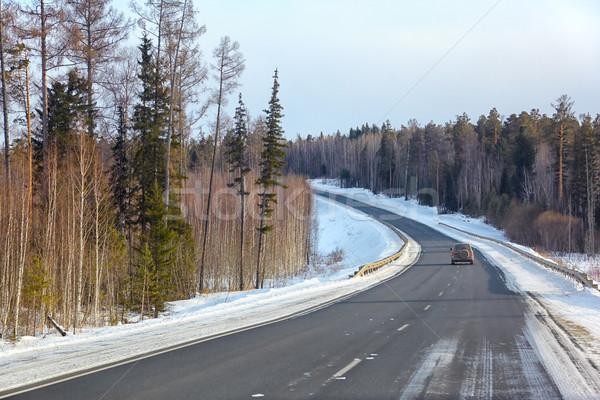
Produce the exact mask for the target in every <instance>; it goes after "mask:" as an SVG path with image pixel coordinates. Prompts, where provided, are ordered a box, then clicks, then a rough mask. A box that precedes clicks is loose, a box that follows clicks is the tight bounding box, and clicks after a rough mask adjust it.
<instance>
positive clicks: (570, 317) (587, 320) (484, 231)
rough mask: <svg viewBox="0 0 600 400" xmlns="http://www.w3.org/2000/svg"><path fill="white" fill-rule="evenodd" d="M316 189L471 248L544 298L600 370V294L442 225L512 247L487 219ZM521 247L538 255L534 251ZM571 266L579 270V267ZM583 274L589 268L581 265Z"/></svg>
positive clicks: (514, 285)
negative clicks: (426, 229) (419, 225)
mask: <svg viewBox="0 0 600 400" xmlns="http://www.w3.org/2000/svg"><path fill="white" fill-rule="evenodd" d="M311 186H312V187H313V188H315V189H319V190H322V191H327V192H330V193H338V194H342V195H345V196H347V197H350V198H352V199H354V200H356V201H361V202H364V203H367V204H370V205H374V206H377V207H379V208H382V209H384V210H388V211H390V216H389V218H395V215H400V216H402V217H405V218H410V219H413V220H415V221H418V222H420V223H422V224H425V225H427V226H429V227H431V228H433V229H435V230H437V231H439V232H441V233H443V234H445V235H447V236H449V237H451V238H453V239H455V240H456V241H458V242H468V243H471V244H472V245H473V246H474V247H475V248H477V249H478V250H479V251H480V252H481V253H483V255H484V256H485V257H486V258H487V259H488V260H489V261H490V262H492V263H494V264H495V265H496V266H497V267H498V268H500V269H501V270H502V271H503V272H504V274H505V277H506V280H507V282H506V283H507V285H508V287H509V288H510V289H511V290H513V291H515V292H518V293H530V294H532V295H534V296H535V297H536V298H538V299H539V300H540V301H541V302H542V303H543V304H544V306H545V307H546V309H547V310H549V312H550V313H551V314H552V315H553V316H554V317H555V318H556V319H557V320H560V321H561V323H562V325H563V327H567V328H569V331H570V334H571V335H573V336H574V337H576V338H577V339H578V340H579V341H580V342H582V343H585V346H586V347H587V350H588V352H589V356H590V358H592V359H593V360H595V364H596V365H600V292H599V291H598V290H596V289H591V288H587V287H583V286H582V285H580V284H577V283H575V282H574V281H572V280H570V279H568V278H566V277H565V276H564V275H561V274H560V273H558V272H555V271H552V270H549V269H546V268H544V267H542V266H541V265H539V264H537V263H535V262H533V261H531V260H528V259H526V258H524V257H521V256H519V255H518V254H517V253H515V252H514V251H512V250H510V249H509V248H507V247H505V246H502V245H500V244H497V243H494V242H491V241H487V240H482V239H476V238H474V237H473V236H471V235H467V234H464V233H461V232H458V231H456V230H454V229H452V228H449V227H446V226H444V225H441V224H440V223H444V224H447V225H450V226H452V227H455V228H458V229H461V230H464V231H467V232H472V233H474V234H476V235H479V236H483V237H488V238H492V239H497V240H501V241H505V242H508V240H507V239H506V237H505V235H504V232H502V231H500V230H498V229H496V228H494V227H492V226H490V225H487V224H486V223H485V222H484V220H483V219H474V218H469V217H466V216H464V215H460V214H442V215H438V213H437V209H436V208H434V207H425V206H421V205H418V204H417V202H416V201H415V200H408V201H406V200H404V199H403V198H389V197H387V196H383V195H374V194H373V193H371V192H370V191H368V190H365V189H357V188H356V189H340V188H339V187H338V186H337V185H335V184H332V183H331V182H326V181H320V180H315V181H313V182H311ZM511 244H513V245H515V246H518V245H516V244H514V243H511ZM518 247H520V248H522V249H524V250H527V251H529V252H531V253H534V254H536V255H538V254H537V253H535V252H534V251H533V250H531V249H527V248H523V246H518ZM538 256H539V255H538ZM571 265H572V266H577V265H573V263H572V264H571ZM579 269H580V270H583V269H585V268H582V267H581V265H579Z"/></svg>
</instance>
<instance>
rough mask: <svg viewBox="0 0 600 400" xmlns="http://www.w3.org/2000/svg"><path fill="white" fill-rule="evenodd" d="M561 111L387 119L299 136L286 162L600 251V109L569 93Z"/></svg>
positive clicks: (554, 243)
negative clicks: (585, 110) (579, 105)
mask: <svg viewBox="0 0 600 400" xmlns="http://www.w3.org/2000/svg"><path fill="white" fill-rule="evenodd" d="M553 108H554V113H553V114H552V115H550V116H548V115H545V114H544V115H542V114H540V112H539V111H538V110H536V109H534V110H531V111H530V112H525V111H523V112H521V113H519V114H511V115H509V116H507V117H502V116H500V114H499V113H498V111H497V110H496V109H495V108H494V109H492V110H491V111H490V112H489V114H488V115H487V116H486V115H481V116H480V117H479V118H478V119H477V121H472V120H471V119H470V118H469V116H467V115H466V114H463V115H459V116H457V118H456V120H455V121H451V122H448V123H446V124H444V125H439V124H435V123H433V122H431V123H428V124H426V125H425V126H422V125H420V124H419V123H418V122H417V121H415V120H411V121H409V122H408V124H407V125H406V126H404V125H403V126H401V127H400V128H399V129H397V128H394V127H392V126H391V124H390V122H389V121H388V122H385V123H383V124H382V125H381V126H377V125H369V124H365V125H363V126H361V127H357V128H352V129H350V131H349V132H348V134H345V135H343V134H341V132H339V131H338V132H337V134H335V135H332V136H324V135H322V134H321V136H320V137H312V136H310V135H309V136H308V137H307V138H306V139H303V138H300V137H299V138H297V139H296V140H295V141H293V142H291V144H290V151H289V153H288V158H287V160H288V168H289V169H290V170H291V171H294V172H295V173H304V174H306V175H308V176H310V177H313V178H316V177H329V178H340V179H341V182H342V184H343V185H345V186H348V187H354V186H357V187H363V188H368V189H371V190H372V191H374V192H376V193H380V192H382V193H386V194H388V195H391V196H404V195H406V196H407V197H408V198H416V199H418V200H419V202H420V203H421V204H426V205H432V206H438V207H439V210H440V212H456V211H461V212H463V213H466V214H470V215H475V216H481V215H484V216H486V217H487V219H488V220H489V221H491V222H492V223H493V224H495V225H496V226H498V227H500V228H503V229H506V232H507V234H508V236H509V238H510V239H511V240H514V241H517V242H520V243H523V244H526V245H529V246H537V247H541V248H544V249H547V250H552V251H564V252H575V251H577V252H586V253H589V254H594V253H595V251H596V249H597V248H598V240H597V237H598V235H597V234H596V233H597V230H598V229H599V227H600V209H599V207H600V202H599V201H598V200H599V198H598V197H599V193H600V191H599V190H598V189H599V184H600V165H599V164H600V163H599V161H600V158H599V157H600V116H599V115H597V116H596V117H595V118H593V117H592V116H590V115H589V114H583V115H580V116H578V117H576V116H575V112H574V110H573V101H572V100H571V99H570V98H569V97H568V96H566V95H563V96H561V97H560V98H558V99H557V100H556V102H555V103H554V104H553Z"/></svg>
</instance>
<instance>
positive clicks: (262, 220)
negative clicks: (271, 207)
mask: <svg viewBox="0 0 600 400" xmlns="http://www.w3.org/2000/svg"><path fill="white" fill-rule="evenodd" d="M266 206H267V196H266V193H265V194H264V195H263V198H262V203H261V208H260V228H259V229H258V256H257V257H256V285H255V286H254V287H255V289H259V288H260V267H261V265H260V263H261V255H262V245H263V236H264V235H265V233H264V232H263V229H264V226H265V208H266Z"/></svg>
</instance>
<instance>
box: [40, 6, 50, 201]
mask: <svg viewBox="0 0 600 400" xmlns="http://www.w3.org/2000/svg"><path fill="white" fill-rule="evenodd" d="M44 1H45V0H40V22H41V24H40V25H41V26H40V39H41V53H42V65H41V71H42V149H43V178H42V193H43V195H44V196H45V197H46V198H49V197H50V193H49V190H50V186H49V175H50V163H49V150H50V147H49V146H50V143H48V140H49V136H48V54H47V53H48V49H47V48H46V35H47V32H46V12H45V7H44V6H45V4H44Z"/></svg>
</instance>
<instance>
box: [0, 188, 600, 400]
mask: <svg viewBox="0 0 600 400" xmlns="http://www.w3.org/2000/svg"><path fill="white" fill-rule="evenodd" d="M312 185H313V187H315V188H318V189H321V190H326V191H330V192H338V193H340V194H344V195H346V196H350V197H353V198H354V199H355V200H358V201H362V202H365V203H369V204H372V205H376V206H378V207H380V208H384V209H386V210H389V211H390V213H393V214H398V215H401V216H403V217H406V218H411V219H414V220H417V221H418V222H421V223H424V224H426V225H428V226H430V227H432V228H434V229H436V230H438V231H440V232H442V233H444V234H446V235H448V236H450V237H452V238H454V239H455V240H457V241H468V242H470V243H472V244H473V245H474V246H475V247H476V248H477V249H478V250H479V251H481V252H482V253H483V254H484V256H485V257H486V258H487V259H488V260H490V261H491V262H494V263H495V264H496V265H497V266H498V267H499V268H501V269H502V271H504V273H505V276H506V280H507V285H508V286H509V287H510V288H511V289H512V290H514V291H516V292H520V293H531V294H533V295H535V296H536V298H538V299H539V301H541V302H542V303H543V305H544V307H545V308H546V309H547V310H548V311H549V312H550V313H551V314H552V316H553V317H555V318H556V319H558V320H560V321H561V322H562V323H563V325H567V326H568V327H569V328H572V331H570V333H571V334H572V336H573V337H575V338H576V339H577V340H578V342H579V343H580V344H583V345H584V347H585V350H586V353H587V354H586V356H587V357H589V358H590V359H592V360H593V361H594V362H595V363H596V365H600V292H598V291H597V290H593V289H588V288H583V287H582V286H580V285H578V284H576V283H574V282H573V281H571V280H569V279H567V278H565V277H564V276H562V275H560V274H558V273H556V272H553V271H549V270H547V269H545V268H543V267H541V266H540V265H538V264H536V263H534V262H532V261H530V260H528V259H525V258H523V257H522V256H519V255H517V254H516V253H514V252H513V251H512V250H509V249H508V248H506V247H504V246H502V245H499V244H496V243H493V242H490V241H486V240H481V239H475V238H473V237H471V236H469V235H465V234H463V233H460V232H457V231H455V230H453V229H451V228H448V227H445V226H443V225H440V222H443V223H447V224H450V225H452V226H455V227H457V228H460V229H463V230H466V231H469V232H473V233H476V234H478V235H480V236H484V237H490V238H495V239H499V240H506V238H505V236H504V234H503V232H501V231H499V230H496V229H494V228H492V227H490V226H489V225H486V224H485V223H484V221H483V220H481V219H471V218H467V217H465V216H461V215H456V214H448V215H438V214H437V211H436V209H435V208H431V207H423V206H419V205H418V204H416V202H414V201H405V200H403V199H390V198H387V197H385V196H378V195H373V194H372V193H370V192H368V191H366V190H362V189H340V188H337V187H335V186H331V185H327V184H323V183H320V182H318V181H314V182H312ZM316 204H317V213H318V224H319V230H318V252H319V254H320V255H321V256H322V257H323V259H327V256H328V255H329V254H330V253H332V252H335V251H337V250H341V253H342V254H341V255H342V257H341V259H339V260H335V262H334V263H332V264H327V263H326V264H323V265H313V266H312V267H311V268H310V269H309V270H307V271H306V273H305V274H304V276H303V277H299V278H296V279H293V280H290V281H288V282H286V283H285V284H284V285H282V286H280V287H278V288H273V289H262V290H251V291H244V292H231V293H219V294H210V295H202V296H197V297H196V298H194V299H191V300H185V301H178V302H173V303H172V304H171V305H170V307H169V311H168V312H167V313H165V314H164V315H161V316H160V317H159V318H157V319H150V320H145V321H143V322H138V323H135V324H127V325H118V326H114V327H104V328H94V329H88V330H85V331H84V332H81V333H78V334H77V335H72V334H69V335H68V336H66V337H64V338H63V337H60V336H59V335H58V334H55V333H52V332H49V333H48V335H47V336H46V337H44V338H41V337H36V338H33V337H23V338H21V339H20V340H19V342H17V343H9V342H7V341H0V391H1V390H9V389H11V388H15V387H18V386H20V385H23V384H30V383H33V382H37V381H43V380H47V379H50V378H53V377H55V376H58V375H59V374H64V373H66V372H74V371H82V370H84V369H88V368H92V367H95V366H98V365H101V364H104V363H107V362H119V361H120V360H125V359H127V358H130V357H135V356H138V355H140V354H145V353H148V352H152V351H160V349H162V348H165V347H168V346H174V345H178V344H185V343H189V342H193V341H202V340H207V339H209V338H211V337H215V336H219V335H224V334H227V332H231V331H235V330H243V329H247V328H248V327H252V326H256V325H261V324H265V323H268V321H273V320H277V319H280V318H284V317H286V316H288V315H292V314H295V313H301V312H303V310H311V309H316V308H319V307H320V306H321V305H322V304H324V303H327V302H331V301H334V300H336V299H339V298H343V297H344V296H347V295H349V294H352V293H356V292H358V291H361V290H366V289H367V288H369V287H371V286H373V285H376V284H378V283H380V282H381V281H383V280H386V279H389V278H391V277H393V276H395V275H396V274H398V273H401V272H402V271H403V270H405V269H406V268H407V266H409V265H411V264H412V263H413V262H414V261H416V259H417V258H418V256H419V254H420V246H419V245H418V244H417V243H415V242H414V241H413V240H412V239H410V238H408V239H409V245H408V247H407V250H406V251H405V253H404V255H403V257H401V258H400V259H399V260H398V261H396V262H394V263H392V264H390V265H389V266H387V267H385V268H382V269H380V270H379V271H378V272H376V273H374V274H370V275H368V276H367V277H363V278H360V279H348V274H349V273H351V272H353V271H354V270H355V269H356V267H358V266H361V265H363V264H366V263H369V262H373V261H376V260H378V259H381V258H384V257H385V256H387V255H390V254H392V253H394V252H395V251H397V250H398V248H399V247H400V246H401V245H402V243H401V241H400V240H399V239H398V237H397V236H396V235H395V234H393V233H392V232H391V231H390V230H389V229H388V228H385V227H383V226H382V225H380V224H379V223H377V222H375V221H373V220H372V219H370V218H368V217H366V216H365V215H364V214H361V213H359V212H356V211H354V210H352V209H349V208H346V207H343V206H340V205H339V204H337V203H335V202H333V201H330V200H326V199H325V200H323V199H319V198H317V200H316ZM532 326H533V325H532ZM527 334H528V335H530V334H531V335H534V336H535V334H536V332H534V329H533V328H532V329H531V330H529V331H528V332H527ZM530 341H536V342H537V341H538V339H535V338H530ZM442 347H444V348H446V347H448V346H447V343H446V344H444V346H442ZM450 347H452V346H450ZM444 354H445V351H439V352H436V353H435V354H433V355H432V356H431V357H434V359H432V360H433V361H435V360H438V361H439V360H442V359H443V356H444ZM542 357H544V358H547V359H549V360H552V359H553V358H552V357H554V359H555V361H554V363H555V364H554V365H558V363H557V362H556V360H558V358H557V357H556V356H554V355H544V354H542ZM56 365H60V369H58V368H56ZM421 372H423V371H421ZM419 379H421V377H420V376H414V377H413V380H414V381H415V382H417V381H419ZM565 392H567V393H568V388H566V389H565ZM260 395H262V394H261V393H257V394H256V396H257V397H258V396H260Z"/></svg>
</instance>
